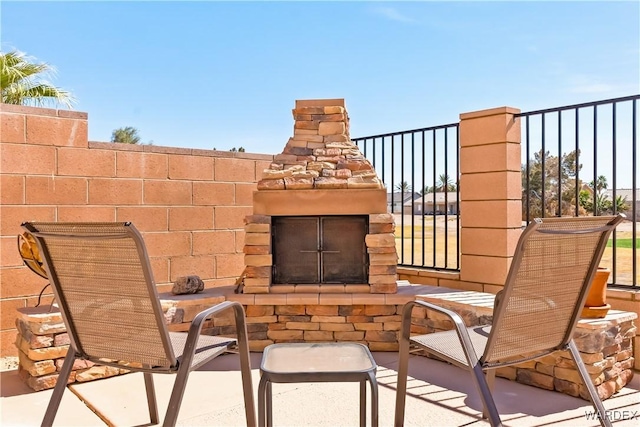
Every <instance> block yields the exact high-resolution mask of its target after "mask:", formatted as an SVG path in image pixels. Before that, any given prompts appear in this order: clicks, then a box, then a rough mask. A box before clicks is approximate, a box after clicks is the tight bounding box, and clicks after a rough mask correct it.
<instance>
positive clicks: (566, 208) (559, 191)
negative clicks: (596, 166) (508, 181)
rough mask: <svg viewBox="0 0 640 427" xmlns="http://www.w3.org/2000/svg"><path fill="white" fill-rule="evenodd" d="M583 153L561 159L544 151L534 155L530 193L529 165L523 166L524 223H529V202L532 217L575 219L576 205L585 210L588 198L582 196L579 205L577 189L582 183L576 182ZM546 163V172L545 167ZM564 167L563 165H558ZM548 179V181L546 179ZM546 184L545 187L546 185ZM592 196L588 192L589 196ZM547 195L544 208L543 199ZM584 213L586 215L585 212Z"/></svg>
mask: <svg viewBox="0 0 640 427" xmlns="http://www.w3.org/2000/svg"><path fill="white" fill-rule="evenodd" d="M579 155H580V151H577V152H576V151H575V150H574V151H571V152H570V153H567V154H563V155H562V156H561V158H560V159H558V157H557V156H552V155H550V153H549V152H548V151H547V152H544V153H543V152H542V150H540V151H538V152H536V153H534V154H533V158H532V159H530V160H529V165H528V166H529V175H528V178H529V182H528V188H529V192H528V193H527V191H526V189H527V165H522V208H523V212H522V219H523V220H526V219H527V211H526V208H527V206H526V202H527V197H528V199H529V212H528V214H529V217H530V218H535V217H542V216H547V217H548V216H556V215H557V214H558V212H560V213H561V215H572V214H574V213H575V208H576V204H577V205H578V206H579V207H583V209H584V206H583V205H582V202H581V201H582V200H583V199H584V195H583V194H581V193H579V196H578V201H576V185H577V186H578V188H580V187H581V181H580V180H578V182H576V175H577V172H578V171H579V170H580V169H582V165H580V164H576V159H577V158H578V156H579ZM543 160H544V170H543V168H542V163H543ZM558 163H560V164H558ZM543 178H544V179H543ZM543 182H544V185H543ZM587 193H588V192H587ZM543 194H544V206H542V199H543ZM583 213H584V212H583Z"/></svg>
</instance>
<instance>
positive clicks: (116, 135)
mask: <svg viewBox="0 0 640 427" xmlns="http://www.w3.org/2000/svg"><path fill="white" fill-rule="evenodd" d="M111 142H120V143H122V144H137V143H139V142H140V135H138V129H136V128H134V127H131V126H127V127H123V128H118V129H116V130H114V131H113V132H112V133H111Z"/></svg>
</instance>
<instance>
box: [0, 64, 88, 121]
mask: <svg viewBox="0 0 640 427" xmlns="http://www.w3.org/2000/svg"><path fill="white" fill-rule="evenodd" d="M32 61H33V58H30V57H28V56H27V55H26V54H24V53H23V52H19V51H14V52H8V53H3V52H0V89H1V90H2V102H3V103H5V104H17V105H35V106H42V105H45V104H54V105H55V104H62V105H64V106H66V107H68V108H71V107H72V105H73V103H74V102H75V101H76V100H75V98H74V97H73V96H72V95H71V93H70V92H68V91H65V90H63V89H60V88H57V87H55V86H53V85H52V84H50V83H48V82H47V81H46V80H45V78H46V77H47V76H52V75H54V74H55V72H56V70H55V68H54V67H53V66H51V65H49V64H46V63H35V62H32Z"/></svg>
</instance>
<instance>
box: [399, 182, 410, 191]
mask: <svg viewBox="0 0 640 427" xmlns="http://www.w3.org/2000/svg"><path fill="white" fill-rule="evenodd" d="M396 190H397V191H398V192H399V193H410V192H411V185H409V183H408V182H407V181H402V182H401V183H400V184H396Z"/></svg>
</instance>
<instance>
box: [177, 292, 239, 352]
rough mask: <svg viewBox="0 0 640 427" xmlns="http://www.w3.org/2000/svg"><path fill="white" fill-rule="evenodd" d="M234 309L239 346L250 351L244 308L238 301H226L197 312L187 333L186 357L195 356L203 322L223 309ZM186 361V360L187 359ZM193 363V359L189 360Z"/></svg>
mask: <svg viewBox="0 0 640 427" xmlns="http://www.w3.org/2000/svg"><path fill="white" fill-rule="evenodd" d="M229 309H233V311H234V312H235V323H236V335H237V337H238V340H237V341H238V346H239V349H240V352H245V353H246V354H248V353H249V341H248V336H247V335H248V334H247V325H246V322H245V315H244V308H243V307H242V304H240V303H239V302H236V301H224V302H221V303H219V304H216V305H214V306H213V307H209V308H207V309H205V310H202V311H201V312H200V313H198V314H196V316H195V317H194V318H193V320H192V321H191V326H190V327H189V332H188V334H187V341H186V342H185V346H184V352H183V355H184V357H189V359H191V357H193V352H194V350H195V348H196V345H197V343H198V337H199V336H200V332H201V331H202V324H203V323H204V321H205V320H207V319H208V318H210V317H211V316H213V315H215V314H218V313H222V312H223V311H226V310H229ZM185 361H186V360H185ZM187 362H188V363H191V360H188V361H187Z"/></svg>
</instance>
